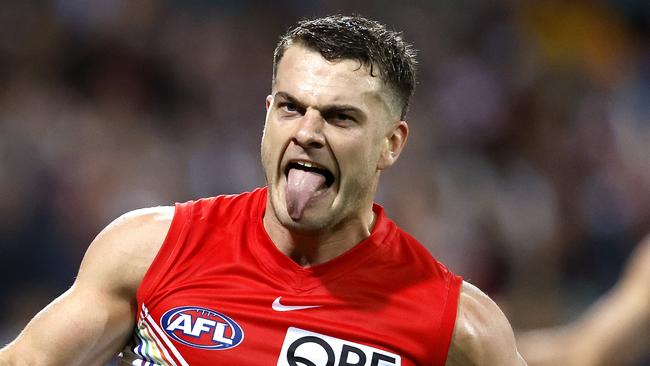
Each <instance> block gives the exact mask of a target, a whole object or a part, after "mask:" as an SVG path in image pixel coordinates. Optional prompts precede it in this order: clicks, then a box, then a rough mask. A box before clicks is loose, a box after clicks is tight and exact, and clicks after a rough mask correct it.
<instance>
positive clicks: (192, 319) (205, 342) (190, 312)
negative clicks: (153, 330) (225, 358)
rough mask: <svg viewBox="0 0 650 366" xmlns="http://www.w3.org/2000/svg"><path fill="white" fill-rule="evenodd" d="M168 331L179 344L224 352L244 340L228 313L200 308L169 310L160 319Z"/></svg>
mask: <svg viewBox="0 0 650 366" xmlns="http://www.w3.org/2000/svg"><path fill="white" fill-rule="evenodd" d="M160 325H161V327H162V328H163V329H164V330H165V332H166V333H167V334H168V335H169V336H170V337H172V338H173V339H175V340H177V341H178V342H180V343H182V344H184V345H187V346H190V347H194V348H201V349H208V350H224V349H228V348H233V347H237V346H238V345H239V344H240V343H241V342H242V341H243V340H244V331H243V330H242V328H241V327H240V326H239V324H237V322H235V321H234V320H232V319H231V318H230V317H228V316H227V315H225V314H222V313H219V312H217V311H214V310H211V309H206V308H202V307H198V306H181V307H177V308H173V309H171V310H168V311H167V312H166V313H165V314H163V316H162V317H161V318H160Z"/></svg>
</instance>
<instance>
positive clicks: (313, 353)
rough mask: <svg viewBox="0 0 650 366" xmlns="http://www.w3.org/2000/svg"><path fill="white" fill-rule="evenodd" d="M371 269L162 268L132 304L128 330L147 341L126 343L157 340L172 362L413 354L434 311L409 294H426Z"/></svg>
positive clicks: (414, 360) (423, 342)
mask: <svg viewBox="0 0 650 366" xmlns="http://www.w3.org/2000/svg"><path fill="white" fill-rule="evenodd" d="M373 274H374V272H373V271H372V270H361V271H353V272H350V273H347V274H346V275H343V276H340V277H338V278H335V279H333V280H329V281H327V282H323V283H318V281H316V282H314V281H315V280H314V278H313V276H311V277H310V278H309V281H311V282H310V284H311V286H308V288H307V289H305V288H299V289H296V288H294V287H290V286H287V285H286V283H284V282H282V281H278V280H277V279H275V278H273V277H272V275H270V274H269V273H266V272H265V271H264V270H263V269H261V268H259V267H258V266H256V265H254V264H251V263H250V262H246V261H243V262H241V263H239V264H223V265H221V266H213V267H212V268H211V269H210V271H199V272H196V273H192V274H183V275H181V274H177V275H176V276H170V278H169V279H167V280H165V281H163V282H162V283H161V286H160V288H159V289H158V290H157V291H156V292H155V293H154V294H153V295H152V296H150V298H149V299H147V301H146V302H144V303H142V304H141V312H140V314H139V316H138V327H137V329H136V332H137V333H138V337H139V338H140V339H141V343H143V344H145V343H148V345H145V346H142V347H141V348H140V349H135V351H136V353H138V352H141V353H144V352H145V351H146V350H147V349H149V350H150V352H149V353H150V354H153V353H155V352H151V350H154V349H155V348H158V351H157V352H158V353H159V354H160V357H161V358H162V359H165V358H169V359H172V360H174V363H175V364H179V365H183V364H188V365H217V364H233V365H291V366H298V365H300V366H303V365H306V366H311V365H319V366H320V365H323V366H325V365H328V366H329V365H332V366H339V365H341V366H342V365H359V366H366V365H368V366H370V365H372V366H389V365H404V366H409V365H416V364H422V363H421V362H420V361H421V360H425V359H426V358H427V357H428V353H429V349H428V348H429V347H435V344H434V343H435V340H434V338H435V337H434V334H435V332H436V319H435V309H434V311H432V309H430V308H429V307H430V306H431V302H429V301H421V300H418V299H422V298H423V296H426V297H435V294H432V293H427V292H429V290H430V289H427V286H425V285H424V284H418V283H408V284H405V283H398V282H401V281H397V282H391V281H390V280H388V279H389V278H391V277H392V278H393V279H399V275H394V276H386V277H385V278H383V277H381V278H377V276H376V275H374V276H373ZM305 281H307V279H305ZM143 340H144V342H143ZM165 353H166V354H167V355H165ZM147 357H151V356H147ZM174 363H171V362H169V361H168V364H174ZM163 364H164V363H163Z"/></svg>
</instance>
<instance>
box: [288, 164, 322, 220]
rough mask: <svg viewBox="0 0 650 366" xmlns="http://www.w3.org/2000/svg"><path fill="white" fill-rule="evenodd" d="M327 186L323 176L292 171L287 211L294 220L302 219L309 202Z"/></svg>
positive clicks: (289, 178) (289, 177) (297, 170)
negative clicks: (319, 190)
mask: <svg viewBox="0 0 650 366" xmlns="http://www.w3.org/2000/svg"><path fill="white" fill-rule="evenodd" d="M324 184H325V177H324V176H323V175H322V174H318V173H315V172H309V171H305V170H300V169H290V170H289V174H288V175H287V190H286V192H285V193H286V194H285V196H286V200H287V211H289V215H290V216H291V218H292V219H294V220H299V219H300V218H301V217H302V214H303V212H304V211H305V207H307V203H308V202H309V200H310V199H311V198H312V197H314V195H315V193H316V191H317V190H318V189H319V188H320V187H322V186H323V185H324Z"/></svg>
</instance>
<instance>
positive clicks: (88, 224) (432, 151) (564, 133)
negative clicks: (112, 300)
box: [0, 0, 650, 365]
mask: <svg viewBox="0 0 650 366" xmlns="http://www.w3.org/2000/svg"><path fill="white" fill-rule="evenodd" d="M335 12H336V13H338V12H340V13H360V14H362V15H365V16H369V17H374V18H377V19H378V20H380V21H382V22H385V23H387V24H392V25H394V26H395V28H396V29H401V30H403V31H404V33H405V38H406V39H408V40H410V41H412V42H414V43H415V46H416V48H418V49H419V50H420V65H419V80H420V82H419V85H418V87H417V90H416V97H415V100H414V101H413V104H412V109H411V111H410V113H409V116H408V120H409V123H410V124H411V128H412V130H413V131H414V132H415V133H413V134H412V138H411V141H410V142H409V145H410V146H409V148H408V149H406V151H405V153H404V155H403V158H402V159H400V163H399V164H397V166H396V167H395V169H393V170H392V171H391V172H388V173H387V174H386V175H385V176H384V177H383V179H384V180H385V181H386V184H384V185H383V186H382V191H381V192H380V199H381V203H382V204H383V205H385V206H386V208H387V210H388V211H389V212H391V216H392V217H395V218H396V221H398V223H399V224H400V225H401V226H403V227H404V228H405V229H407V230H408V231H410V232H413V233H415V235H416V237H418V238H419V239H420V240H421V241H423V242H424V243H425V245H427V246H428V247H429V248H430V250H431V252H432V253H433V255H435V256H437V257H439V258H440V259H441V260H443V261H444V262H446V263H448V264H449V265H450V267H451V268H452V270H454V271H455V272H457V273H459V274H461V275H463V276H465V277H466V279H467V280H469V281H471V282H473V283H475V284H477V285H478V286H479V287H482V288H483V289H484V290H486V291H488V292H489V293H490V295H491V296H492V297H493V298H495V299H497V300H498V301H499V302H500V305H501V306H502V307H503V308H504V309H505V310H506V311H507V312H508V313H509V314H508V315H509V318H510V319H511V320H512V321H513V323H514V325H515V326H516V327H520V328H533V327H538V326H548V325H553V324H559V323H562V322H565V321H568V320H571V319H573V318H575V317H576V316H577V314H579V313H580V312H581V311H582V310H583V309H584V308H585V307H586V306H587V304H589V303H590V302H592V301H593V300H594V299H595V298H597V297H598V296H599V295H600V294H601V293H603V292H604V291H605V290H607V289H608V288H609V287H610V286H611V285H612V284H613V283H614V282H615V279H616V278H617V277H618V275H619V273H620V271H621V268H622V266H623V263H624V261H625V259H626V257H627V256H628V255H629V254H630V253H631V251H632V250H633V249H634V243H636V242H638V240H639V239H640V238H641V236H642V235H643V234H644V233H645V232H647V231H648V230H649V229H650V189H648V188H647V187H650V169H649V168H650V144H648V143H647V141H649V140H650V37H649V35H650V5H649V3H648V2H647V1H644V0H600V1H586V0H585V1H572V2H563V1H544V2H535V1H524V2H510V1H495V2H481V1H463V2H453V1H442V2H425V1H421V2H414V3H412V4H409V5H406V4H400V3H396V2H388V1H380V2H375V1H369V0H365V1H358V2H354V3H352V2H349V1H340V0H337V1H330V2H320V1H291V0H282V1H278V2H275V3H273V4H271V3H269V4H267V5H262V6H260V5H259V4H256V2H252V1H190V2H186V1H183V2H180V1H166V2H157V1H137V2H132V1H126V0H112V1H59V0H57V1H49V2H48V1H33V0H28V1H10V2H8V3H7V4H3V11H2V12H0V30H2V31H1V32H0V83H1V85H2V88H0V192H2V200H0V243H1V244H0V271H1V272H0V273H2V274H3V275H4V278H5V279H7V280H5V281H3V284H2V285H0V286H1V287H0V297H1V298H0V324H1V326H0V341H1V340H5V341H7V340H9V339H12V338H13V337H14V336H15V335H16V332H17V331H18V330H19V329H21V328H22V327H23V326H24V324H26V322H27V320H28V319H29V318H31V316H32V315H33V314H34V313H35V312H36V311H37V310H38V309H40V308H41V307H42V306H43V305H45V304H46V303H47V302H49V301H50V300H51V299H52V298H53V297H54V296H56V294H58V293H60V292H62V291H63V290H64V289H65V288H66V287H67V286H69V285H70V284H71V283H72V280H73V278H74V276H75V273H76V269H77V267H78V264H79V261H80V259H81V256H82V255H83V253H84V251H85V248H86V246H87V245H88V243H90V241H91V240H92V238H93V236H94V235H95V234H96V233H97V232H98V231H99V230H100V228H101V227H103V226H104V225H106V224H107V223H108V222H109V221H110V220H111V219H112V218H114V217H116V216H117V215H119V214H120V213H122V212H125V211H128V210H131V209H135V208H138V207H144V206H152V205H167V204H171V203H173V202H175V201H184V200H187V199H190V198H195V197H199V196H206V195H216V194H220V193H231V192H237V191H241V190H243V189H250V188H253V187H255V186H258V185H262V184H264V181H263V178H262V174H261V169H260V167H259V163H258V155H259V141H260V137H261V130H262V123H263V120H264V115H265V111H264V107H263V105H264V104H263V103H264V97H265V96H266V94H267V93H268V91H269V90H270V74H271V60H272V50H273V45H274V44H275V41H276V39H275V38H276V37H277V35H278V34H280V33H282V31H284V30H285V27H286V26H287V25H288V24H291V23H293V22H294V21H295V20H296V19H297V18H300V17H308V16H312V15H317V14H321V15H322V14H326V13H335ZM9 279H11V280H9ZM533 309H534V310H533ZM648 358H650V355H648ZM639 362H640V363H638V365H650V362H649V361H646V362H645V363H644V362H643V361H639Z"/></svg>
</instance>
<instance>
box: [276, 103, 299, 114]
mask: <svg viewBox="0 0 650 366" xmlns="http://www.w3.org/2000/svg"><path fill="white" fill-rule="evenodd" d="M278 107H279V108H280V110H282V111H283V112H286V113H288V114H294V113H300V110H299V109H298V106H297V105H295V104H294V103H291V102H281V103H279V104H278Z"/></svg>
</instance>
